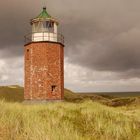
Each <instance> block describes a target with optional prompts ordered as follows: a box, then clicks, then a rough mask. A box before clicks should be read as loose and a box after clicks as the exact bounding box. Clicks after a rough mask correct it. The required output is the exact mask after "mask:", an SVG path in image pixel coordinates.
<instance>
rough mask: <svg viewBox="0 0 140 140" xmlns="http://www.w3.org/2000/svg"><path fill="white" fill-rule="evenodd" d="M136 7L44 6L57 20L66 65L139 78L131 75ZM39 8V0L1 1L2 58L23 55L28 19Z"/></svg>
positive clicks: (92, 0)
mask: <svg viewBox="0 0 140 140" xmlns="http://www.w3.org/2000/svg"><path fill="white" fill-rule="evenodd" d="M139 5H140V2H139V1H138V0H133V1H131V0H86V1H84V0H76V1H70V0H67V1H66V0H51V1H48V2H47V7H48V11H49V13H50V14H51V15H52V16H54V17H57V18H58V19H59V21H60V25H61V27H60V29H61V31H62V32H63V34H64V35H65V38H66V39H65V41H66V48H65V50H66V51H65V56H66V57H69V61H71V62H72V63H77V64H79V65H82V66H85V67H88V68H90V69H93V70H100V71H113V72H118V73H120V74H121V75H122V76H123V75H124V77H133V76H135V77H136V76H139V73H138V72H137V75H136V74H135V72H136V71H138V70H139V69H140V61H139V60H140V39H139V38H140V8H139ZM41 7H42V2H41V1H34V0H30V1H28V0H24V1H23V0H21V1H19V0H12V2H11V1H10V0H5V1H1V2H0V9H1V12H0V32H1V34H0V40H1V41H0V49H1V52H2V54H1V56H0V57H1V58H4V57H5V58H7V57H15V56H18V55H19V56H20V55H23V44H24V42H23V41H24V39H23V36H24V35H25V34H26V33H29V32H30V25H29V19H31V18H33V17H35V16H37V15H38V14H39V12H40V10H41ZM130 71H131V72H130ZM123 73H124V74H123Z"/></svg>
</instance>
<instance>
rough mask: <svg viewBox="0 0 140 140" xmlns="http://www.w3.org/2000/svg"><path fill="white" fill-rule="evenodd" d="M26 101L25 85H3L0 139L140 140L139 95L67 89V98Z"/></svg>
mask: <svg viewBox="0 0 140 140" xmlns="http://www.w3.org/2000/svg"><path fill="white" fill-rule="evenodd" d="M22 101H23V88H22V87H19V86H9V87H8V86H7V87H0V140H140V118H139V116H140V98H139V97H127V98H125V97H121V98H118V97H117V98H114V97H110V96H100V95H96V94H92V95H91V94H90V95H86V94H75V93H74V92H72V91H70V90H67V89H65V102H61V103H48V104H46V105H26V104H23V103H22ZM107 105H108V106H107ZM113 106H115V108H114V107H113Z"/></svg>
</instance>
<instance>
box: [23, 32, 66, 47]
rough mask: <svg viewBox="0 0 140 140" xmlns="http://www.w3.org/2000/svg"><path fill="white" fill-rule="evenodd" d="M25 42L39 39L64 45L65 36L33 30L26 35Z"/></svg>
mask: <svg viewBox="0 0 140 140" xmlns="http://www.w3.org/2000/svg"><path fill="white" fill-rule="evenodd" d="M24 38H25V44H28V43H31V42H39V41H50V42H58V43H61V44H63V45H64V36H63V35H62V34H56V33H51V32H33V33H30V34H27V35H25V36H24Z"/></svg>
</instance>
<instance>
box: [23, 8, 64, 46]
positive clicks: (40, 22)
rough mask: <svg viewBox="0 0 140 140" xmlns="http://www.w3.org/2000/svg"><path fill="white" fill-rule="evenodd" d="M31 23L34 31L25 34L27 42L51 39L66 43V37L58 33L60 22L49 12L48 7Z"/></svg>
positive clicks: (51, 40)
mask: <svg viewBox="0 0 140 140" xmlns="http://www.w3.org/2000/svg"><path fill="white" fill-rule="evenodd" d="M30 23H31V26H32V33H31V34H29V35H26V36H25V41H26V43H30V42H39V41H50V42H58V43H62V44H64V37H63V36H62V35H61V34H59V33H58V25H59V23H58V22H57V21H56V20H55V19H54V18H53V17H51V16H50V15H49V14H48V12H47V10H46V7H43V11H42V12H41V13H40V14H39V16H37V17H36V18H34V19H32V20H31V22H30Z"/></svg>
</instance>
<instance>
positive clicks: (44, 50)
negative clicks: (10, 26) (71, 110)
mask: <svg viewBox="0 0 140 140" xmlns="http://www.w3.org/2000/svg"><path fill="white" fill-rule="evenodd" d="M31 26H32V33H31V34H29V35H27V36H25V40H26V44H25V89H24V99H25V100H27V101H42V100H43V101H47V100H62V99H63V97H64V68H63V67H64V38H63V36H62V35H60V34H58V31H57V27H58V22H57V21H56V20H55V19H54V18H52V17H51V16H50V15H49V14H48V13H47V11H46V8H43V11H42V12H41V14H40V15H39V16H38V17H36V18H34V19H32V20H31Z"/></svg>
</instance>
